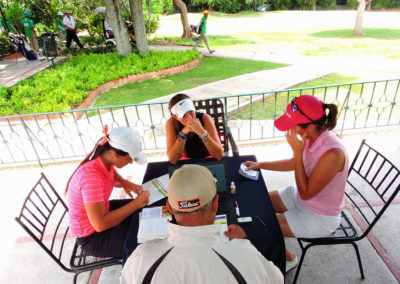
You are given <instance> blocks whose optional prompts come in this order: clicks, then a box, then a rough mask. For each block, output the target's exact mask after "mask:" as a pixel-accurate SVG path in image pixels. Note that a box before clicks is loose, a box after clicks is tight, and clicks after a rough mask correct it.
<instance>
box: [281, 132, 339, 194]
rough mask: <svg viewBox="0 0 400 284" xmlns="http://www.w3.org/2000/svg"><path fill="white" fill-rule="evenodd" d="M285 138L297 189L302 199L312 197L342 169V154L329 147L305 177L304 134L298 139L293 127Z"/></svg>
mask: <svg viewBox="0 0 400 284" xmlns="http://www.w3.org/2000/svg"><path fill="white" fill-rule="evenodd" d="M286 140H287V141H288V143H289V145H290V147H291V148H292V150H293V165H294V175H295V179H296V185H297V190H298V192H299V194H300V197H301V198H302V199H304V200H308V199H311V198H313V197H314V196H315V195H317V194H318V193H319V192H321V190H322V189H323V188H325V186H327V185H328V184H329V182H330V181H331V180H332V179H333V178H334V177H335V175H336V173H337V172H340V171H342V170H343V167H344V162H345V158H344V154H343V153H342V151H340V150H339V149H331V150H328V151H326V152H325V153H324V154H323V155H322V156H321V157H320V158H319V160H318V162H317V164H316V165H315V167H314V169H313V171H312V173H311V175H310V177H307V175H306V172H305V169H304V163H303V150H304V147H305V141H306V135H303V137H302V138H301V140H299V139H298V138H297V136H296V132H295V131H294V129H291V130H289V131H288V132H287V133H286Z"/></svg>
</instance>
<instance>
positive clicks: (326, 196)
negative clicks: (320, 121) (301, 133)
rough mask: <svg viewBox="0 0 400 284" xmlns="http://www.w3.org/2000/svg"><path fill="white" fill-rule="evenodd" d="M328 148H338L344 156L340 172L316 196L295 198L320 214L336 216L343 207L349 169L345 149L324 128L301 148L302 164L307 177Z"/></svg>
mask: <svg viewBox="0 0 400 284" xmlns="http://www.w3.org/2000/svg"><path fill="white" fill-rule="evenodd" d="M330 149H339V150H341V151H342V153H343V154H344V156H345V165H344V167H343V170H342V171H341V172H338V173H336V175H335V177H334V178H333V179H332V180H331V182H330V183H329V184H328V185H327V186H326V187H325V188H324V189H322V190H321V191H320V192H319V193H318V194H317V195H316V196H314V197H313V198H311V199H309V200H303V199H301V197H300V195H299V194H297V198H298V199H299V201H300V203H301V204H303V205H304V207H306V208H308V209H309V210H311V211H312V212H314V213H317V214H320V215H329V216H338V215H339V214H340V213H341V212H342V210H343V208H344V201H345V200H344V190H345V188H346V180H347V175H348V170H349V159H348V156H347V152H346V149H345V148H344V146H343V144H342V143H341V142H340V141H339V139H338V138H337V137H336V135H335V134H334V133H333V132H331V131H329V130H326V131H324V132H322V134H321V135H320V136H319V137H318V138H317V140H315V142H314V143H313V145H312V146H311V147H309V140H307V141H306V146H305V148H304V150H303V164H304V169H305V171H306V175H307V177H309V176H310V175H311V173H312V171H313V169H314V167H315V165H316V164H317V162H318V161H319V158H320V157H321V156H322V155H323V154H324V153H325V152H327V151H328V150H330Z"/></svg>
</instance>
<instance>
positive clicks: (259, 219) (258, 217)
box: [256, 215, 266, 227]
mask: <svg viewBox="0 0 400 284" xmlns="http://www.w3.org/2000/svg"><path fill="white" fill-rule="evenodd" d="M256 217H257V219H258V221H260V222H261V224H263V226H264V227H265V226H266V225H265V223H264V222H263V220H261V218H260V216H258V215H257V216H256Z"/></svg>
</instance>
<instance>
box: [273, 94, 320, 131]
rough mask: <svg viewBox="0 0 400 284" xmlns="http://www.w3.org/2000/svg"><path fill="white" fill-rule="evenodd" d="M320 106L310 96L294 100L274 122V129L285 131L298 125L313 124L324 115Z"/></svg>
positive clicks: (316, 99) (318, 102)
mask: <svg viewBox="0 0 400 284" xmlns="http://www.w3.org/2000/svg"><path fill="white" fill-rule="evenodd" d="M293 102H294V103H293ZM322 104H323V103H322V101H320V100H319V99H318V98H316V97H313V96H310V95H302V96H300V97H297V98H294V99H293V100H292V103H290V104H289V105H288V106H287V107H286V111H285V113H284V114H283V115H282V116H281V117H279V118H278V119H277V120H275V123H274V124H275V127H276V128H278V129H279V130H280V131H287V130H289V129H292V128H293V127H295V126H296V125H298V124H304V123H311V122H314V121H316V120H318V119H320V118H321V117H322V116H323V115H324V114H325V111H324V109H323V107H322ZM296 106H297V107H296ZM311 120H313V121H311Z"/></svg>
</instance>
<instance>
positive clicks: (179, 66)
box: [0, 50, 200, 116]
mask: <svg viewBox="0 0 400 284" xmlns="http://www.w3.org/2000/svg"><path fill="white" fill-rule="evenodd" d="M199 57H200V54H199V53H198V52H197V51H191V50H190V51H183V52H182V51H181V52H176V51H166V52H161V51H150V52H149V53H147V54H146V55H143V56H141V55H138V54H131V55H128V56H126V57H122V56H119V55H118V54H116V53H111V54H90V55H83V56H77V57H73V58H71V59H70V60H68V61H67V62H66V63H64V64H62V65H59V66H57V67H56V68H55V69H51V70H44V71H41V72H39V73H37V74H36V75H35V76H34V77H33V78H32V79H27V80H21V81H20V82H19V83H18V84H17V85H16V86H13V87H10V88H4V87H1V86H0V115H2V116H7V115H17V114H30V113H47V112H57V111H67V110H71V109H76V108H79V109H81V108H87V107H90V106H91V104H92V103H93V102H94V100H95V99H96V98H97V97H98V96H99V95H100V94H101V93H102V92H104V91H105V90H108V89H109V88H113V87H117V86H121V85H123V84H126V83H130V82H133V81H136V80H143V79H147V78H152V77H154V76H160V75H167V74H173V73H177V72H181V71H183V70H185V69H188V68H192V67H193V66H195V65H196V64H197V62H198V59H199Z"/></svg>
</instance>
